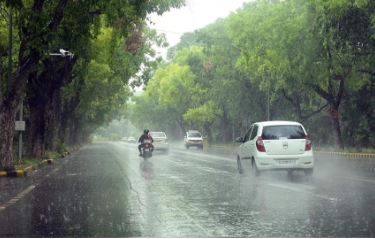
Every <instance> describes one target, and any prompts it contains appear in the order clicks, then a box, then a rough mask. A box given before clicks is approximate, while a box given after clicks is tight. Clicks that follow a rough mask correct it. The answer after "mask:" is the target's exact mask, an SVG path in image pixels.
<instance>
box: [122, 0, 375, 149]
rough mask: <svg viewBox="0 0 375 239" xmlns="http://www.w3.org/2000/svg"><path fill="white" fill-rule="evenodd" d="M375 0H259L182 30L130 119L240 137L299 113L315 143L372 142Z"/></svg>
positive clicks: (221, 138)
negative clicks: (204, 24)
mask: <svg viewBox="0 0 375 239" xmlns="http://www.w3.org/2000/svg"><path fill="white" fill-rule="evenodd" d="M374 32H375V1H370V0H356V1H353V0H329V1H326V0H307V1H300V0H286V1H271V0H266V1H254V2H250V3H248V4H246V5H245V6H244V7H243V8H242V9H240V10H238V11H237V12H234V13H232V14H231V15H230V16H229V17H227V18H224V19H220V20H218V21H216V22H215V23H213V24H211V25H209V26H207V27H205V28H203V29H200V30H197V31H195V32H192V33H187V34H185V35H183V36H182V38H181V42H180V43H179V44H178V45H176V46H174V47H173V48H170V50H169V53H168V56H169V60H168V61H167V62H163V63H162V64H160V65H159V67H158V68H157V70H156V71H155V72H154V74H153V77H152V78H151V79H150V81H149V82H148V84H147V86H146V88H145V91H144V92H143V94H142V95H140V96H138V97H134V99H133V100H134V102H135V103H134V104H132V105H130V106H129V108H130V110H131V113H130V118H131V120H132V122H133V123H134V124H136V126H137V127H139V128H144V127H146V126H147V127H148V128H154V129H158V130H159V129H161V130H164V131H166V132H167V134H170V135H174V136H175V137H179V138H181V137H182V132H185V131H186V130H189V129H198V130H200V131H202V132H203V134H204V135H206V136H207V137H208V141H209V142H210V143H214V144H218V143H231V142H233V141H234V139H235V137H238V136H241V135H242V134H243V133H244V132H245V130H246V129H247V128H248V127H249V125H250V123H252V122H256V121H264V120H296V121H299V122H301V123H302V124H303V125H305V126H306V128H307V130H308V133H309V134H310V137H311V138H312V139H313V142H314V147H316V148H322V149H323V148H327V147H333V148H334V149H336V150H337V149H341V150H342V149H344V148H347V149H348V150H349V149H350V151H351V149H356V150H358V149H361V150H362V151H367V150H369V151H373V150H372V149H373V148H374V145H375V71H374V69H375V51H374V50H375V49H374V47H375V33H374Z"/></svg>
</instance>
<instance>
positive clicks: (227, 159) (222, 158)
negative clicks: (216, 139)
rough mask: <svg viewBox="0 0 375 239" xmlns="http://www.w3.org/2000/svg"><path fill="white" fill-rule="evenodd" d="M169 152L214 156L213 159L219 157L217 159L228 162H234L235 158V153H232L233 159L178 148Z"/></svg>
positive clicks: (206, 156) (204, 156)
mask: <svg viewBox="0 0 375 239" xmlns="http://www.w3.org/2000/svg"><path fill="white" fill-rule="evenodd" d="M171 152H173V153H176V154H179V153H180V154H185V155H193V156H198V157H202V158H211V159H212V158H214V159H219V160H223V161H230V162H232V161H233V162H234V158H235V155H234V154H233V159H232V158H230V157H222V156H217V155H213V154H204V153H194V152H186V151H184V150H179V149H173V150H172V151H171Z"/></svg>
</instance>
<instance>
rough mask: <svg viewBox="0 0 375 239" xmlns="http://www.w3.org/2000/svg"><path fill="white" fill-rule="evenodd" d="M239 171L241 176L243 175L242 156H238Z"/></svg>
mask: <svg viewBox="0 0 375 239" xmlns="http://www.w3.org/2000/svg"><path fill="white" fill-rule="evenodd" d="M237 170H238V172H239V173H240V174H243V168H242V164H241V159H240V156H237Z"/></svg>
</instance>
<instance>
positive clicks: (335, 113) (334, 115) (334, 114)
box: [329, 105, 344, 149]
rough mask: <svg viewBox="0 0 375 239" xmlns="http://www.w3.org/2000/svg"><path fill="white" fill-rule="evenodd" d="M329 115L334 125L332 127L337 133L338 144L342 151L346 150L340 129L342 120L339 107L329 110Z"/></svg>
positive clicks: (332, 107) (332, 106) (333, 106)
mask: <svg viewBox="0 0 375 239" xmlns="http://www.w3.org/2000/svg"><path fill="white" fill-rule="evenodd" d="M329 115H330V119H331V123H332V127H333V129H334V130H335V132H336V134H335V135H336V137H335V138H336V144H337V146H339V147H340V148H341V149H343V148H344V143H343V141H342V134H341V127H340V119H339V109H338V106H335V105H331V106H330V109H329Z"/></svg>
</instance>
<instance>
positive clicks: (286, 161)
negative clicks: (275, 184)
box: [279, 160, 296, 164]
mask: <svg viewBox="0 0 375 239" xmlns="http://www.w3.org/2000/svg"><path fill="white" fill-rule="evenodd" d="M295 162H296V161H295V160H279V164H294V163H295Z"/></svg>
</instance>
